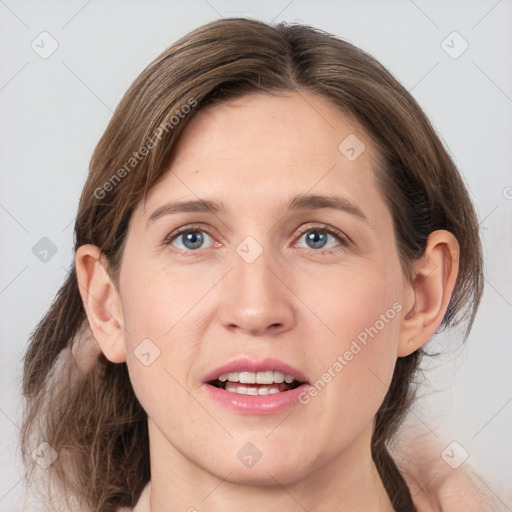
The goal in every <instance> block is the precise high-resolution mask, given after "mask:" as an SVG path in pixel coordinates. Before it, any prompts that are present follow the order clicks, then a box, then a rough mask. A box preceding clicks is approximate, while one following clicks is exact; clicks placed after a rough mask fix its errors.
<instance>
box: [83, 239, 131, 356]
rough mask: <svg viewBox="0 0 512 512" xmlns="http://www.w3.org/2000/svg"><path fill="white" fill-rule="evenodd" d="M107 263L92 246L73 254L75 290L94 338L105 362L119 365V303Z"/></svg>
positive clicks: (121, 335) (121, 334) (123, 351)
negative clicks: (77, 289)
mask: <svg viewBox="0 0 512 512" xmlns="http://www.w3.org/2000/svg"><path fill="white" fill-rule="evenodd" d="M106 264H107V263H106V260H105V258H104V256H103V255H102V253H101V251H100V249H99V248H98V247H96V246H95V245H91V244H85V245H82V246H80V247H79V248H78V249H77V251H76V254H75V268H76V274H77V280H78V288H79V291H80V296H81V297H82V302H83V304H84V308H85V311H86V313H87V318H88V320H89V325H90V327H91V330H92V332H93V335H94V338H95V339H96V341H97V342H98V345H99V346H100V348H101V350H102V352H103V353H104V355H105V357H106V358H107V359H108V360H110V361H111V362H113V363H121V362H124V361H126V349H125V339H124V321H123V316H122V307H121V300H120V297H119V294H118V291H117V288H116V286H115V285H114V283H113V281H112V279H111V277H110V275H109V273H108V272H107V269H106Z"/></svg>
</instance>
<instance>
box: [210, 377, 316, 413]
mask: <svg viewBox="0 0 512 512" xmlns="http://www.w3.org/2000/svg"><path fill="white" fill-rule="evenodd" d="M203 386H205V387H206V390H207V393H208V394H209V395H210V397H211V398H213V399H214V400H215V401H216V402H218V403H219V404H221V405H223V406H224V407H227V408H228V409H231V410H232V411H235V412H238V413H242V414H254V415H261V414H275V413H278V412H281V411H284V410H285V409H288V408H290V407H293V406H294V405H298V404H299V403H300V402H299V395H300V394H301V393H302V392H304V391H306V390H307V389H308V387H309V384H301V385H300V386H298V387H296V388H294V389H290V390H288V391H281V393H274V394H272V395H241V394H239V393H233V392H231V391H226V390H225V389H221V388H216V387H215V386H212V385H211V384H203Z"/></svg>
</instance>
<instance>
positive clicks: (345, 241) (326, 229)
mask: <svg viewBox="0 0 512 512" xmlns="http://www.w3.org/2000/svg"><path fill="white" fill-rule="evenodd" d="M315 230H317V231H320V232H322V233H327V234H329V235H331V236H333V237H334V238H336V239H337V241H338V242H339V243H340V245H339V246H336V247H330V248H328V249H309V250H308V249H306V250H307V251H308V252H310V253H321V254H332V253H334V252H337V251H339V250H341V249H346V248H347V247H350V245H352V240H350V238H349V237H347V236H346V235H345V234H344V233H342V232H341V231H339V230H338V229H336V228H333V227H331V226H328V225H326V224H313V225H312V224H310V225H308V226H307V227H304V228H301V229H300V230H299V237H298V238H300V237H301V236H302V235H304V234H305V233H308V232H309V231H315ZM194 231H200V232H204V233H206V234H207V235H209V236H211V237H212V238H213V235H212V234H211V233H210V231H209V230H208V229H206V228H205V226H204V225H202V224H189V225H187V226H184V227H182V228H179V229H178V230H177V231H173V232H172V233H170V234H169V235H167V236H166V237H165V239H164V241H163V245H165V246H169V245H171V244H172V242H173V241H174V240H175V239H176V238H178V237H179V236H180V235H182V234H183V233H189V232H194ZM173 249H174V250H175V251H176V252H177V253H178V254H182V255H184V256H190V257H194V256H197V255H198V254H195V253H198V252H199V250H195V251H194V250H188V251H184V250H182V249H177V248H173Z"/></svg>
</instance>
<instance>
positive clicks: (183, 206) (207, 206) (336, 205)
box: [146, 194, 368, 225]
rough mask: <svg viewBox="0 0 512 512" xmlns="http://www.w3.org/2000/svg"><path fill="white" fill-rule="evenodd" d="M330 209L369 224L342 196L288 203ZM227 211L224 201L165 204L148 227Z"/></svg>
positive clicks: (299, 207)
mask: <svg viewBox="0 0 512 512" xmlns="http://www.w3.org/2000/svg"><path fill="white" fill-rule="evenodd" d="M322 208H330V209H333V210H339V211H343V212H346V213H349V214H351V215H353V216H355V217H357V218H359V219H360V220H362V221H365V222H368V218H367V217H366V215H365V214H364V213H363V212H362V210H361V209H360V208H358V207H357V206H356V205H355V204H354V203H352V201H350V200H349V199H347V198H345V197H341V196H323V195H317V194H299V195H296V196H294V197H293V198H292V199H291V200H290V201H289V203H288V210H289V211H296V210H320V209H322ZM222 211H225V208H224V205H223V203H222V201H213V200H210V199H199V200H195V201H182V202H172V203H167V204H164V205H163V206H160V207H159V208H157V209H156V210H155V211H154V212H153V213H152V214H151V215H150V216H149V218H148V220H147V223H146V225H149V224H151V223H153V222H155V221H156V220H158V219H160V218H161V217H164V216H166V215H173V214H176V213H189V212H203V213H212V214H217V213H219V212H222Z"/></svg>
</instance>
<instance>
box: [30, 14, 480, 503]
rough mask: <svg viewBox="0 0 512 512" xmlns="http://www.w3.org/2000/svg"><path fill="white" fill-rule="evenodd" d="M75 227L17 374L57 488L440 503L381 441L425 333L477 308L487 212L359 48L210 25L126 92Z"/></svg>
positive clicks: (144, 497) (388, 435)
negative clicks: (69, 256)
mask: <svg viewBox="0 0 512 512" xmlns="http://www.w3.org/2000/svg"><path fill="white" fill-rule="evenodd" d="M75 235H76V243H75V261H74V265H73V267H72V269H71V270H70V273H69V277H68V280H67V281H66V283H65V284H64V286H63V287H62V289H61V290H60V292H59V294H58V296H57V298H56V300H55V302H54V304H53V305H52V307H51V309H50V311H49V312H48V314H47V315H46V317H45V318H44V319H43V321H42V322H41V323H40V325H39V326H38V328H37V330H36V331H35V333H34V335H33V337H32V342H31V345H30V347H29V349H28V351H27V354H26V359H25V373H24V394H25V396H26V398H27V416H26V421H25V424H24V429H23V442H24V453H27V454H34V453H35V452H36V453H39V457H40V458H42V459H43V460H44V464H41V463H40V462H39V463H34V460H35V461H36V462H38V461H37V460H36V459H37V456H35V457H34V456H33V457H32V458H30V457H28V463H29V464H31V467H32V468H35V469H39V468H40V467H44V468H45V473H43V475H44V478H48V479H49V481H50V482H52V485H53V487H52V489H53V492H54V494H55V495H56V499H58V500H62V499H63V498H62V496H64V497H66V500H67V501H66V505H65V506H66V507H68V509H73V510H74V508H73V507H75V508H76V509H77V510H98V511H102V512H103V511H105V512H106V511H113V510H121V508H123V507H125V508H127V509H129V508H130V507H134V506H136V508H135V510H139V511H149V510H151V511H160V510H189V511H193V510H201V511H203V510H208V511H218V510H229V509H232V508H236V509H237V510H256V509H257V510H277V509H279V510H303V509H304V510H308V511H310V512H312V511H315V510H345V509H346V510H365V511H374V510H375V511H377V510H378V511H392V510H395V511H410V510H436V508H434V507H435V506H434V505H432V501H431V497H429V495H428V487H427V486H425V485H423V484H424V483H426V480H425V482H422V483H420V485H419V488H418V487H413V480H414V479H415V475H414V472H415V469H414V464H410V463H409V464H408V463H407V462H406V463H405V465H406V466H408V468H409V469H408V470H404V471H403V474H402V473H401V472H400V470H399V469H398V467H397V465H396V464H395V462H394V460H393V458H392V457H391V456H390V454H389V452H388V448H387V446H388V443H389V442H390V441H391V440H392V439H393V437H394V435H395V433H396V431H397V428H398V426H399V425H400V423H401V422H402V420H403V419H404V416H405V414H406V412H407V408H408V406H409V405H410V403H411V401H412V398H413V395H414V389H413V379H414V376H415V372H416V370H417V368H418V364H419V361H420V358H421V354H422V352H421V348H422V346H423V345H424V344H425V343H426V342H427V341H428V340H429V339H430V338H431V337H432V336H433V335H434V334H435V333H436V331H437V330H438V329H439V328H440V327H441V326H442V327H448V326H452V325H456V324H459V323H460V322H466V323H467V332H469V329H470V328H471V324H472V322H473V319H474V316H475V314H476V309H477V307H478V303H479V301H480V297H481V294H482V283H483V279H482V257H481V247H480V240H479V235H478V223H477V218H476V215H475V212H474V210H473V207H472V204H471V201H470V199H469V197H468V193H467V190H466V188H465V186H464V184H463V182H462V180H461V178H460V176H459V174H458V172H457V170H456V168H455V166H454V164H453V162H452V161H451V159H450V158H449V156H448V154H447V152H446V151H445V149H444V147H443V145H442V144H441V142H440V140H439V138H438V137H437V136H436V134H435V132H434V130H433V128H432V127H431V125H430V124H429V122H428V120H427V118H426V116H425V114H424V113H423V112H422V111H421V109H420V108H419V106H418V105H417V103H416V102H415V101H414V99H413V98H412V97H411V96H410V95H409V93H408V92H407V91H406V90H405V89H404V88H403V87H402V86H401V85H400V84H399V83H398V82H397V81H396V80H395V79H394V78H393V77H392V76H391V75H390V74H389V72H387V71H386V70H385V69H384V68H383V67H382V66H381V65H380V64H379V63H378V62H376V61H375V60H374V59H373V58H372V57H370V56H368V55H367V54H365V53H364V52H363V51H361V50H359V49H357V48H355V47H354V46H352V45H350V44H349V43H347V42H345V41H342V40H339V39H336V38H334V37H332V36H330V35H328V34H326V33H323V32H321V31H318V30H314V29H311V28H309V27H305V26H300V25H291V26H287V25H285V24H280V25H277V26H271V25H267V24H265V23H262V22H258V21H254V20H245V19H227V20H221V21H217V22H214V23H211V24H208V25H205V26H203V27H200V28H199V29H197V30H195V31H194V32H192V33H191V34H189V35H187V36H185V37H184V38H182V39H181V40H179V41H178V42H177V43H175V44H174V45H173V46H172V47H171V48H169V49H168V50H166V51H165V52H164V53H163V54H162V55H161V56H159V57H158V58H157V59H156V60H155V61H154V62H153V63H152V64H150V65H149V66H148V67H147V69H146V70H144V71H143V73H142V74H141V75H140V76H139V77H138V78H137V79H136V80H135V82H134V83H133V84H132V86H131V87H130V89H129V90H128V92H127V93H126V95H125V97H124V98H123V100H122V101H121V103H120V105H119V106H118V108H117V109H116V111H115V113H114V116H113V118H112V120H111V122H110V124H109V126H108V127H107V129H106V131H105V133H104V135H103V137H102V138H101V140H100V142H99V144H98V146H97V148H96V150H95V153H94V155H93V158H92V161H91V167H90V173H89V177H88V180H87V183H86V184H85V187H84V190H83V193H82V197H81V201H80V205H79V211H78V215H77V220H76V224H75ZM42 442H44V443H46V444H41V443H42ZM34 447H36V448H34ZM38 448H39V452H37V449H38ZM411 471H412V473H413V474H412V475H411V474H410V472H411ZM418 475H419V472H417V474H416V477H417V476H418ZM423 476H424V475H422V477H423ZM404 478H405V479H407V481H408V482H409V483H410V485H411V488H409V486H408V485H407V483H406V480H405V479H404ZM416 480H417V478H416ZM448 480H449V478H448V479H447V480H446V481H447V482H448ZM414 485H416V484H414ZM457 485H458V484H457ZM411 489H415V491H414V496H412V495H411ZM468 509H469V508H468ZM123 510H124V508H123Z"/></svg>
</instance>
